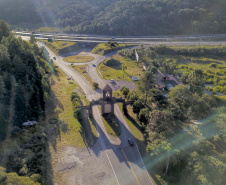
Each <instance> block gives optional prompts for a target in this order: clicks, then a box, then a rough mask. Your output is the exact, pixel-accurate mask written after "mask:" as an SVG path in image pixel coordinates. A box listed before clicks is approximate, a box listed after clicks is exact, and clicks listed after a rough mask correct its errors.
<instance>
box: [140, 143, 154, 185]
mask: <svg viewBox="0 0 226 185" xmlns="http://www.w3.org/2000/svg"><path fill="white" fill-rule="evenodd" d="M136 147H137V144H136ZM137 150H138V153H139V155H140V158H141V161H142V163H143V165H144V168H145V171H146V173H147V175H148V177H149V179H150V181H151V184H152V185H154V184H153V182H152V179H151V177H150V175H149V173H148V171H147V168H146V166H145V164H144V161H143V158H142V156H141V154H140V151H139V149H138V147H137Z"/></svg>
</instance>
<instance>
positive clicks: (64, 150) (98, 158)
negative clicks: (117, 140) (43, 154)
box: [52, 146, 117, 185]
mask: <svg viewBox="0 0 226 185" xmlns="http://www.w3.org/2000/svg"><path fill="white" fill-rule="evenodd" d="M52 157H53V158H52V159H53V171H54V179H55V182H54V183H55V184H58V185H61V184H64V185H90V184H93V185H95V184H98V185H99V184H100V185H106V184H108V185H113V184H117V182H116V180H115V177H114V173H113V171H112V169H111V166H110V164H109V162H108V160H107V156H106V154H105V152H100V153H99V154H98V155H95V153H94V152H93V150H92V148H75V147H73V146H64V147H61V148H60V149H59V150H57V151H56V152H55V153H54V154H53V156H52Z"/></svg>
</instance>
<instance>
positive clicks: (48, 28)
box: [35, 27, 61, 33]
mask: <svg viewBox="0 0 226 185" xmlns="http://www.w3.org/2000/svg"><path fill="white" fill-rule="evenodd" d="M35 31H40V32H54V33H56V32H60V31H61V30H60V29H59V28H55V27H41V28H38V29H36V30H35Z"/></svg>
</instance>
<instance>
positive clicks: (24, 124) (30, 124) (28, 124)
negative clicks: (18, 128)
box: [22, 121, 38, 127]
mask: <svg viewBox="0 0 226 185" xmlns="http://www.w3.org/2000/svg"><path fill="white" fill-rule="evenodd" d="M36 124H38V122H37V121H27V122H24V123H23V124H22V126H24V127H26V126H34V125H36Z"/></svg>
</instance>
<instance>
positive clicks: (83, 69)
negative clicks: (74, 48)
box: [72, 65, 93, 85]
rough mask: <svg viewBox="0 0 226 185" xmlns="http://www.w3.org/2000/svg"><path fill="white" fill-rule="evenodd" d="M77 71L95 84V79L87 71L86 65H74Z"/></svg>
mask: <svg viewBox="0 0 226 185" xmlns="http://www.w3.org/2000/svg"><path fill="white" fill-rule="evenodd" d="M72 67H73V68H74V69H75V70H76V71H78V72H79V73H80V74H81V75H82V76H84V77H85V78H86V79H87V80H88V81H89V83H90V85H92V84H93V81H92V79H91V77H90V76H89V74H88V73H87V72H86V65H79V66H72Z"/></svg>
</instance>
